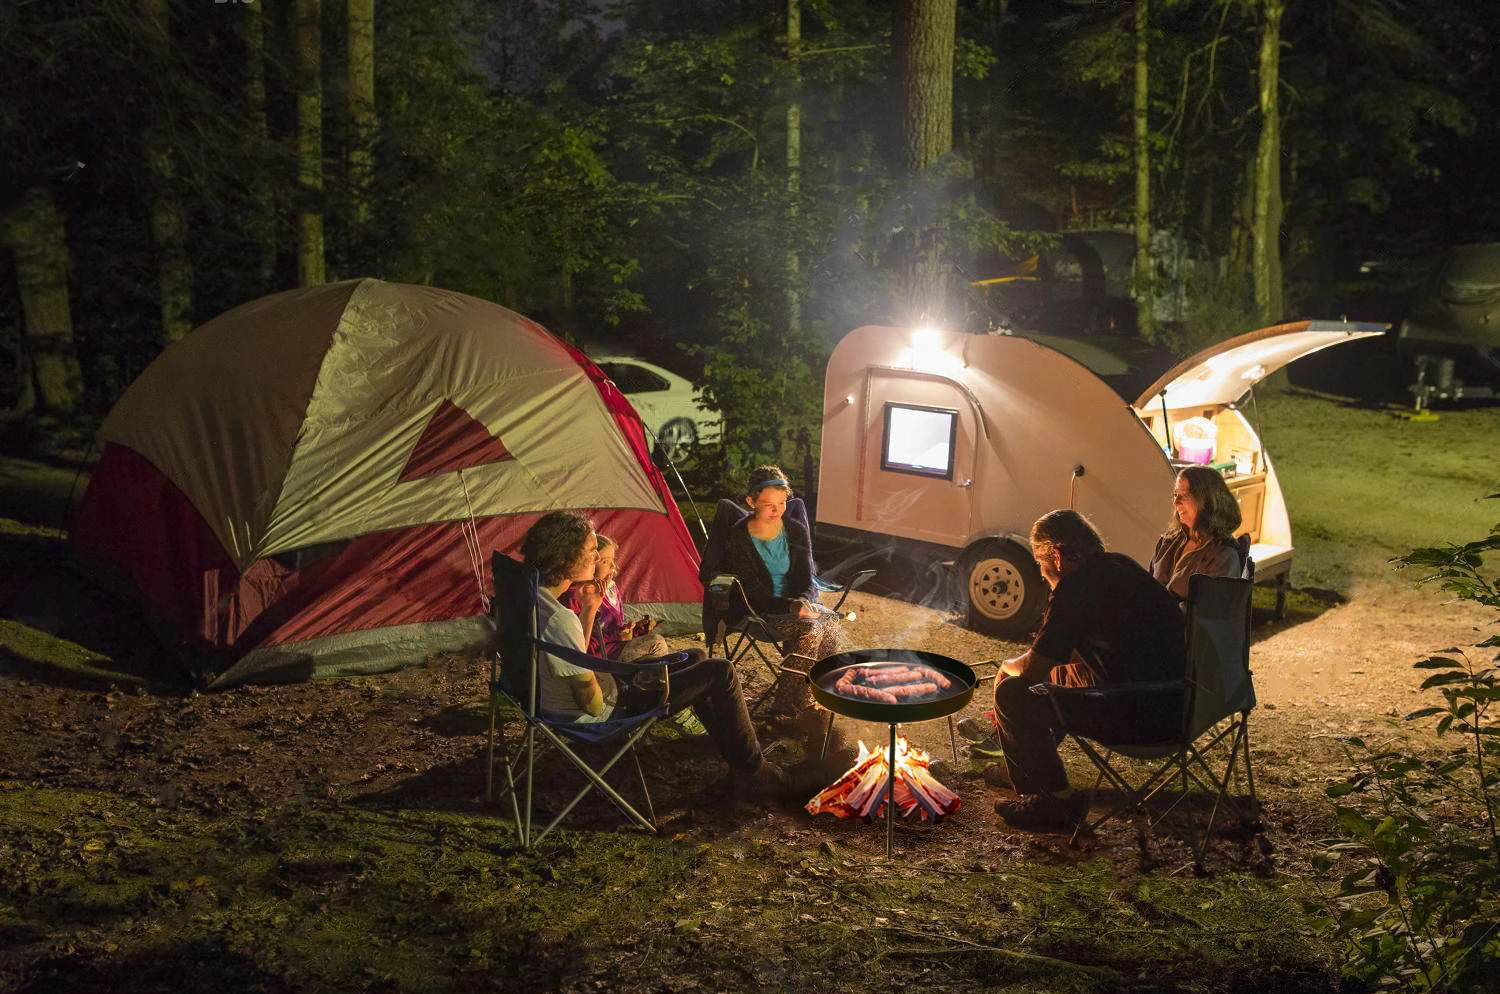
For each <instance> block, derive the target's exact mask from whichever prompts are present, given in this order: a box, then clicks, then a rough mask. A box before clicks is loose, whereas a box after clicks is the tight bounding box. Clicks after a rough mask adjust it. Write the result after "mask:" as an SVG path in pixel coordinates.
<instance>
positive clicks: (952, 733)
mask: <svg viewBox="0 0 1500 994" xmlns="http://www.w3.org/2000/svg"><path fill="white" fill-rule="evenodd" d="M948 744H949V745H951V746H952V747H953V765H954V766H957V765H958V729H957V728H955V727H954V726H953V715H951V714H950V715H949V716H948Z"/></svg>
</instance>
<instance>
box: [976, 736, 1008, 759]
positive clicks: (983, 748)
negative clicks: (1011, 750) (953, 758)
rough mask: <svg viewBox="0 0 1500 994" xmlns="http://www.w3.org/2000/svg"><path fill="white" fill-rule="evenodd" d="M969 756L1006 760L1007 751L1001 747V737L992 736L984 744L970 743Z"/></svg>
mask: <svg viewBox="0 0 1500 994" xmlns="http://www.w3.org/2000/svg"><path fill="white" fill-rule="evenodd" d="M969 755H970V756H983V757H984V758H986V759H1004V758H1005V750H1004V749H1003V748H1001V746H1000V736H998V735H991V736H990V737H989V738H987V739H985V740H984V741H983V742H970V743H969Z"/></svg>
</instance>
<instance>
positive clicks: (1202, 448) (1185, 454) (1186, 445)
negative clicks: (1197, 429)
mask: <svg viewBox="0 0 1500 994" xmlns="http://www.w3.org/2000/svg"><path fill="white" fill-rule="evenodd" d="M1177 458H1178V459H1181V460H1182V461H1183V462H1195V463H1202V464H1203V465H1205V466H1206V465H1208V464H1209V463H1211V462H1213V461H1214V443H1213V442H1211V441H1209V440H1208V439H1206V438H1185V439H1183V440H1182V441H1181V442H1179V443H1178V445H1177Z"/></svg>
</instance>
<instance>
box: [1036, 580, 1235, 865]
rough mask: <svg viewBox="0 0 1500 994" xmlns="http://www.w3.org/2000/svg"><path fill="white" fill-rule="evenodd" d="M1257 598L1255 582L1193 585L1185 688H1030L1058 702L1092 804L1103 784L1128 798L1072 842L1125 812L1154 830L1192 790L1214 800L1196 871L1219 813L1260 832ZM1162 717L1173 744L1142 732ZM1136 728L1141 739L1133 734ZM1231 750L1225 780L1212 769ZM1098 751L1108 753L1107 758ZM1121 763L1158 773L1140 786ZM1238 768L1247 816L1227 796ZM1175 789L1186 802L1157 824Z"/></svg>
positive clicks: (1168, 683)
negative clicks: (1156, 808)
mask: <svg viewBox="0 0 1500 994" xmlns="http://www.w3.org/2000/svg"><path fill="white" fill-rule="evenodd" d="M1250 588H1251V581H1250V580H1248V579H1245V578H1243V577H1221V576H1205V575H1201V574H1200V575H1197V576H1194V577H1192V578H1191V579H1190V580H1189V581H1188V600H1187V655H1188V673H1187V674H1186V678H1185V679H1182V680H1164V681H1158V682H1151V683H1136V684H1117V685H1113V686H1099V687H1082V688H1068V687H1062V686H1059V685H1057V684H1051V683H1044V684H1038V685H1037V686H1036V687H1033V688H1032V692H1033V693H1035V694H1040V695H1043V696H1045V697H1047V698H1048V699H1049V700H1051V702H1052V706H1053V708H1054V709H1055V711H1056V713H1057V720H1058V726H1059V728H1061V729H1062V730H1063V731H1064V732H1065V733H1066V734H1067V735H1068V737H1069V738H1071V739H1072V740H1073V741H1074V742H1076V743H1077V744H1078V746H1079V748H1080V749H1082V750H1083V753H1084V755H1085V756H1087V757H1088V758H1089V760H1090V761H1092V762H1093V764H1094V766H1095V767H1096V768H1097V769H1098V771H1099V776H1098V778H1097V779H1096V780H1095V781H1094V786H1093V788H1092V789H1091V790H1090V792H1089V799H1090V801H1091V802H1092V800H1093V795H1094V794H1095V793H1096V792H1097V791H1098V789H1099V785H1100V783H1102V782H1103V781H1105V780H1108V781H1109V782H1110V785H1111V786H1113V787H1114V788H1116V789H1117V790H1119V792H1120V794H1121V795H1122V799H1121V801H1120V802H1119V803H1118V804H1117V805H1116V806H1114V807H1112V808H1110V809H1109V810H1108V811H1106V812H1105V813H1104V814H1102V815H1100V816H1099V817H1098V818H1096V819H1094V820H1093V821H1091V822H1090V821H1088V819H1087V818H1085V819H1084V820H1083V821H1081V822H1080V823H1079V825H1078V827H1077V828H1076V829H1075V830H1074V832H1073V838H1074V840H1076V839H1077V838H1078V835H1079V833H1080V832H1084V831H1088V832H1092V831H1094V830H1095V829H1096V828H1098V827H1099V826H1100V825H1102V824H1103V823H1104V822H1106V821H1108V820H1109V819H1111V818H1113V817H1115V816H1117V815H1120V814H1122V813H1124V812H1127V811H1134V812H1138V813H1139V814H1141V815H1142V816H1143V817H1144V818H1145V820H1146V824H1147V827H1148V828H1151V827H1154V826H1155V825H1156V824H1158V823H1160V821H1161V820H1162V819H1164V818H1165V817H1166V816H1167V815H1168V814H1170V813H1171V811H1172V809H1173V808H1175V807H1176V806H1177V804H1179V803H1180V802H1181V801H1183V800H1184V799H1185V798H1186V797H1187V796H1188V793H1189V791H1190V790H1191V788H1192V787H1193V785H1195V784H1196V785H1197V786H1198V787H1199V788H1200V789H1203V790H1206V791H1212V792H1213V795H1214V803H1213V809H1212V810H1211V811H1210V812H1209V816H1208V824H1207V825H1206V826H1204V829H1203V836H1202V839H1201V840H1199V839H1194V840H1193V855H1194V865H1195V866H1197V867H1198V868H1199V869H1200V870H1201V869H1202V866H1203V856H1204V853H1205V852H1206V851H1207V848H1208V842H1209V839H1210V838H1211V836H1212V834H1213V829H1214V822H1215V820H1216V818H1217V816H1218V813H1219V809H1220V807H1222V806H1225V805H1227V806H1229V807H1231V808H1234V809H1235V812H1236V814H1238V815H1239V817H1240V819H1241V820H1242V821H1243V822H1244V823H1245V824H1246V825H1252V824H1254V821H1255V818H1256V815H1257V812H1258V804H1257V802H1256V799H1255V773H1254V771H1253V769H1252V768H1251V764H1250V722H1249V719H1250V711H1251V710H1252V709H1253V708H1254V707H1255V684H1254V681H1253V679H1252V677H1251V673H1250ZM1164 712H1165V713H1174V714H1177V715H1180V720H1178V721H1177V722H1176V728H1177V732H1176V734H1170V733H1169V734H1168V735H1166V736H1165V737H1163V736H1160V735H1155V736H1153V735H1150V734H1144V735H1143V734H1141V733H1140V732H1139V730H1140V729H1150V728H1155V729H1159V728H1160V727H1161V725H1160V721H1159V716H1160V715H1161V714H1162V713H1164ZM1131 715H1139V716H1141V718H1142V721H1140V722H1132V721H1131ZM1132 727H1134V728H1135V729H1137V731H1136V732H1132V731H1131V729H1132ZM1105 728H1107V729H1108V730H1107V731H1105V730H1104V729H1105ZM1153 740H1154V741H1153ZM1225 745H1227V748H1228V757H1227V760H1226V761H1224V767H1223V773H1222V774H1220V773H1218V772H1216V771H1215V769H1214V767H1213V766H1212V765H1211V764H1210V754H1211V753H1213V752H1214V751H1215V750H1218V749H1219V748H1220V747H1221V746H1225ZM1099 747H1103V751H1102V752H1101V750H1100V748H1099ZM1116 755H1120V756H1125V757H1128V758H1131V759H1139V760H1149V761H1160V765H1159V766H1157V767H1156V769H1155V770H1154V771H1152V772H1151V774H1150V775H1149V776H1147V777H1146V778H1145V779H1144V780H1142V781H1141V782H1140V783H1139V785H1137V784H1133V783H1132V782H1131V781H1130V779H1129V778H1128V777H1127V776H1126V774H1125V773H1124V772H1122V771H1121V770H1118V769H1116V768H1115V766H1114V765H1112V763H1111V760H1112V759H1113V758H1114V757H1115V756H1116ZM1241 759H1243V762H1244V771H1245V780H1246V784H1247V786H1248V790H1249V807H1248V809H1246V808H1242V807H1241V806H1240V804H1239V803H1238V802H1237V801H1236V800H1235V799H1234V798H1233V797H1231V796H1230V795H1229V784H1230V780H1231V779H1232V778H1233V776H1234V772H1235V767H1236V765H1237V764H1238V762H1239V761H1240V760H1241ZM1174 782H1176V783H1179V784H1180V793H1179V795H1178V796H1177V798H1176V799H1175V800H1173V801H1172V803H1171V804H1170V805H1169V806H1168V808H1167V810H1166V811H1164V812H1163V813H1162V815H1161V817H1160V818H1157V819H1155V821H1153V820H1152V819H1151V817H1150V812H1149V811H1148V809H1147V805H1148V804H1149V803H1150V801H1151V800H1152V799H1153V798H1154V797H1156V796H1157V795H1158V794H1160V793H1162V792H1163V791H1165V790H1167V789H1168V788H1169V787H1170V786H1171V785H1172V784H1173V783H1174Z"/></svg>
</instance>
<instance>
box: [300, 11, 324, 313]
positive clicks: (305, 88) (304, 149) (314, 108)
mask: <svg viewBox="0 0 1500 994" xmlns="http://www.w3.org/2000/svg"><path fill="white" fill-rule="evenodd" d="M320 6H321V5H320V3H319V0H297V30H296V49H297V200H298V203H297V282H298V284H299V285H300V286H316V285H318V284H320V283H323V282H325V281H326V276H325V272H324V264H323V71H322V70H323V66H322V64H323V59H322V43H323V38H322V30H321V27H322V25H321V20H320V19H321V16H322V14H321V11H320V9H319V7H320Z"/></svg>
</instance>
